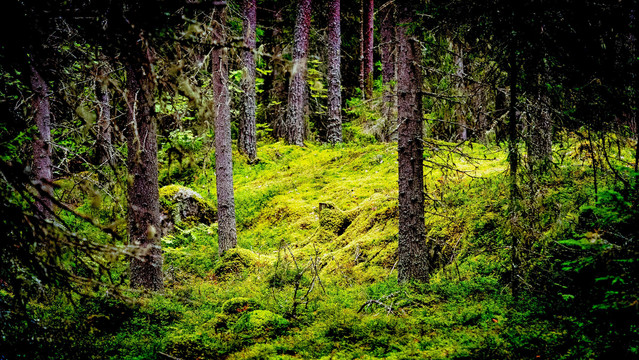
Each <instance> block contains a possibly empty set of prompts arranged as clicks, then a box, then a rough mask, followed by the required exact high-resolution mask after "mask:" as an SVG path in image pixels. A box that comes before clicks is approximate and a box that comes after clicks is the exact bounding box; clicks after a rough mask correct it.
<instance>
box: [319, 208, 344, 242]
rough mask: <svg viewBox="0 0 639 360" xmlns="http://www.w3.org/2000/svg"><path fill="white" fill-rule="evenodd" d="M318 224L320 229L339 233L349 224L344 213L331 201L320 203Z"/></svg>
mask: <svg viewBox="0 0 639 360" xmlns="http://www.w3.org/2000/svg"><path fill="white" fill-rule="evenodd" d="M320 209H321V210H320V213H319V224H320V228H321V229H322V230H325V231H328V232H331V233H334V234H337V235H341V234H343V233H344V231H345V230H346V228H347V227H348V225H350V224H351V221H352V220H351V219H349V218H348V217H347V216H346V214H344V212H343V211H342V210H340V209H339V208H337V207H336V206H335V205H334V204H332V203H321V204H320Z"/></svg>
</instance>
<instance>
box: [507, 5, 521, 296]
mask: <svg viewBox="0 0 639 360" xmlns="http://www.w3.org/2000/svg"><path fill="white" fill-rule="evenodd" d="M514 19H515V16H514V13H513V29H514V21H515V20H514ZM509 63H510V64H509V67H510V69H509V82H510V106H509V109H508V118H509V119H508V165H509V169H510V174H509V175H510V201H511V210H510V212H511V222H514V221H515V220H514V217H515V212H516V211H517V209H518V202H519V201H518V200H519V188H518V186H517V168H518V165H519V152H518V150H517V142H518V136H517V75H518V66H517V51H516V49H515V41H514V40H513V41H512V43H511V46H510V50H509ZM513 226H514V224H513ZM510 260H511V266H512V269H511V286H512V292H513V296H515V297H516V296H517V295H518V291H519V268H520V265H521V259H520V257H519V238H518V235H517V233H516V232H515V231H513V234H512V246H511V259H510Z"/></svg>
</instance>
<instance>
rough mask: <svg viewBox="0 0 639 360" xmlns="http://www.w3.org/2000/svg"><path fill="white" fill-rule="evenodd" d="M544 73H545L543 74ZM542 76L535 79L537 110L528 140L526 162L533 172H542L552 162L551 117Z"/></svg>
mask: <svg viewBox="0 0 639 360" xmlns="http://www.w3.org/2000/svg"><path fill="white" fill-rule="evenodd" d="M544 73H545V72H544ZM544 82H545V81H544V74H539V75H538V77H537V109H536V114H535V115H536V116H535V117H534V118H533V121H532V124H531V129H530V134H529V139H528V162H529V164H530V168H531V169H532V171H533V172H538V171H539V172H542V173H543V172H544V171H545V170H546V169H547V167H548V164H549V163H550V161H551V160H552V117H551V114H550V110H549V102H550V100H549V98H548V95H547V94H546V89H545V84H544Z"/></svg>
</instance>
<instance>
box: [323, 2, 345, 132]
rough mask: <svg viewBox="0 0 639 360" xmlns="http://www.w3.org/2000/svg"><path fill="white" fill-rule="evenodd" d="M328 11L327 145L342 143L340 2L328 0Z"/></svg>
mask: <svg viewBox="0 0 639 360" xmlns="http://www.w3.org/2000/svg"><path fill="white" fill-rule="evenodd" d="M328 5H329V10H328V126H327V129H326V139H327V140H328V142H329V143H332V144H334V143H339V142H342V74H341V70H340V47H341V45H342V38H341V36H342V34H341V27H340V0H330V1H329V4H328Z"/></svg>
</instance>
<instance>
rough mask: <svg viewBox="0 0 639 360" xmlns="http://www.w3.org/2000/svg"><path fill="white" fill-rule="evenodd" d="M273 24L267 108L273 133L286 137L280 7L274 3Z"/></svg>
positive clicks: (284, 79)
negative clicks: (271, 83) (271, 84)
mask: <svg viewBox="0 0 639 360" xmlns="http://www.w3.org/2000/svg"><path fill="white" fill-rule="evenodd" d="M275 5H276V6H275V9H274V13H275V25H274V27H273V43H274V46H273V57H272V62H271V70H273V72H272V73H271V75H272V78H273V86H272V88H271V90H270V92H269V109H270V113H271V114H272V117H271V127H272V128H273V134H274V136H275V137H276V138H278V139H284V138H286V122H285V121H286V116H285V115H286V107H285V106H284V104H285V102H286V71H285V69H284V58H283V54H282V43H283V39H282V27H283V23H284V20H283V19H282V11H283V10H282V9H281V8H279V7H278V6H277V2H276V4H275Z"/></svg>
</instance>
